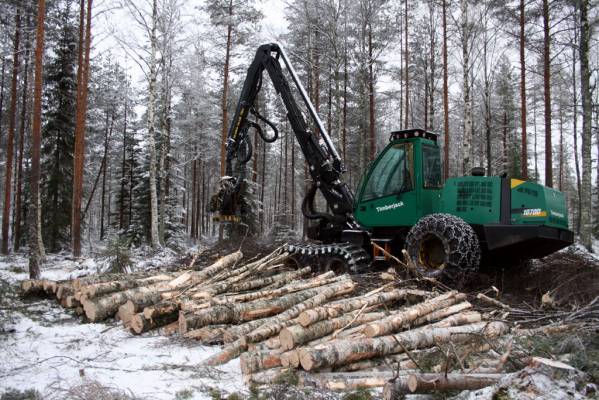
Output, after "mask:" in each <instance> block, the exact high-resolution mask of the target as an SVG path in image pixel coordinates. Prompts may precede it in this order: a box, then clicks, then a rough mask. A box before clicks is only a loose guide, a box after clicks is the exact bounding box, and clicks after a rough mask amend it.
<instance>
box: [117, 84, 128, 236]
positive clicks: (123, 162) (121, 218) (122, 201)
mask: <svg viewBox="0 0 599 400" xmlns="http://www.w3.org/2000/svg"><path fill="white" fill-rule="evenodd" d="M127 89H128V86H127ZM128 103H129V93H128V91H125V109H124V115H123V157H122V160H121V187H120V193H121V195H120V198H119V230H120V231H121V232H122V231H123V229H125V182H126V179H127V178H126V169H127V108H128V107H129V104H128Z"/></svg>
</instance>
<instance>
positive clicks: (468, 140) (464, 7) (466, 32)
mask: <svg viewBox="0 0 599 400" xmlns="http://www.w3.org/2000/svg"><path fill="white" fill-rule="evenodd" d="M460 9H461V13H462V15H461V20H460V25H461V30H462V38H461V39H462V96H463V100H464V136H463V140H462V143H463V145H462V156H463V162H462V173H463V174H465V175H468V174H469V173H470V169H471V168H472V158H471V157H472V103H471V99H470V48H469V46H468V44H469V43H468V40H469V39H470V22H469V20H468V0H460Z"/></svg>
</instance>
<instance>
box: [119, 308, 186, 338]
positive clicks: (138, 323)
mask: <svg viewBox="0 0 599 400" xmlns="http://www.w3.org/2000/svg"><path fill="white" fill-rule="evenodd" d="M175 321H177V313H176V312H175V313H170V314H168V313H166V314H161V315H158V316H155V317H154V318H146V317H145V315H144V313H138V314H135V315H133V317H131V320H130V321H129V326H130V327H131V329H132V330H133V332H134V333H136V334H138V335H140V334H142V333H144V332H147V331H149V330H152V329H156V328H159V327H161V326H165V325H168V324H171V323H173V322H175Z"/></svg>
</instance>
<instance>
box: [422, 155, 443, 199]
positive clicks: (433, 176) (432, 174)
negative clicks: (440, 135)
mask: <svg viewBox="0 0 599 400" xmlns="http://www.w3.org/2000/svg"><path fill="white" fill-rule="evenodd" d="M422 172H423V174H424V187H425V188H427V189H431V188H440V187H441V186H442V185H441V160H440V158H439V148H438V147H437V146H431V145H428V144H425V145H423V146H422Z"/></svg>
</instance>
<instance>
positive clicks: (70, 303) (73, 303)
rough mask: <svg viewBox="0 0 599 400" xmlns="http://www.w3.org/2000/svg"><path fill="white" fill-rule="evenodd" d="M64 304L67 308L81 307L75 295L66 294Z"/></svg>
mask: <svg viewBox="0 0 599 400" xmlns="http://www.w3.org/2000/svg"><path fill="white" fill-rule="evenodd" d="M65 304H66V306H67V308H77V307H81V302H79V301H78V300H77V299H76V298H75V296H67V297H66V298H65Z"/></svg>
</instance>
